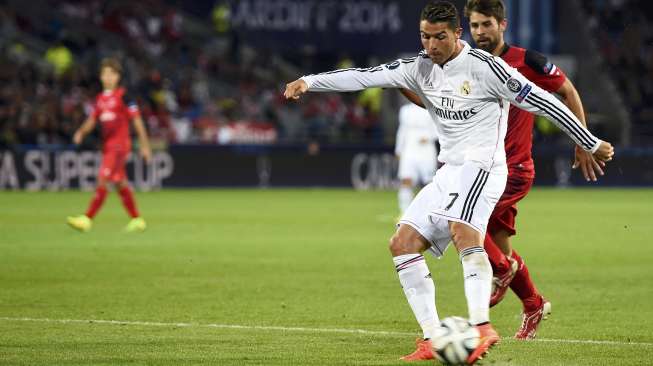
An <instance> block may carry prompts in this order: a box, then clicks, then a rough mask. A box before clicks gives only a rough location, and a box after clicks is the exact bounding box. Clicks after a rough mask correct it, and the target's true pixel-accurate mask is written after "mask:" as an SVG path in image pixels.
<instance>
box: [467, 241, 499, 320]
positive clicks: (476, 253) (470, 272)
mask: <svg viewBox="0 0 653 366" xmlns="http://www.w3.org/2000/svg"><path fill="white" fill-rule="evenodd" d="M460 261H461V262H462V264H463V275H464V277H465V297H466V298H467V310H468V311H469V322H470V323H472V324H481V323H486V322H489V321H490V295H491V293H492V267H491V266H490V261H489V260H488V258H487V254H486V253H485V250H484V249H483V248H482V247H480V246H479V247H470V248H467V249H464V250H463V251H462V252H460Z"/></svg>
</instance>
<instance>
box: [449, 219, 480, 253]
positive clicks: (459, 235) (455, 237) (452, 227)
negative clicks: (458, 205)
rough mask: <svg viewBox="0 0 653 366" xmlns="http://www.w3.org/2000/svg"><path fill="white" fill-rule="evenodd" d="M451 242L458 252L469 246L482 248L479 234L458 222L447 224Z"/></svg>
mask: <svg viewBox="0 0 653 366" xmlns="http://www.w3.org/2000/svg"><path fill="white" fill-rule="evenodd" d="M449 231H450V232H451V240H452V241H453V243H454V245H455V246H456V248H458V250H461V249H462V248H465V247H470V246H481V247H482V246H483V238H481V234H480V233H479V232H478V231H476V230H474V229H472V228H471V227H470V226H469V225H466V224H463V223H460V222H451V223H450V224H449Z"/></svg>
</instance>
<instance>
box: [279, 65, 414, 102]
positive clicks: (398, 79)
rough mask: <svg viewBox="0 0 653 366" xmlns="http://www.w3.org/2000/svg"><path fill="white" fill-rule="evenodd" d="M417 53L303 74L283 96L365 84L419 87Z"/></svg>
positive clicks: (351, 88) (364, 86) (344, 89)
mask: <svg viewBox="0 0 653 366" xmlns="http://www.w3.org/2000/svg"><path fill="white" fill-rule="evenodd" d="M417 62H418V61H417V57H413V58H410V59H401V60H397V61H394V62H392V63H389V64H383V65H379V66H375V67H368V68H352V69H341V70H333V71H328V72H324V73H321V74H315V75H306V76H302V77H301V78H300V79H298V80H295V81H293V82H291V83H289V84H287V85H286V90H285V91H284V96H285V97H286V98H287V99H297V98H299V96H301V95H302V94H303V93H306V92H308V91H311V92H352V91H359V90H363V89H367V88H406V89H410V90H419V85H418V83H417V76H416V75H417Z"/></svg>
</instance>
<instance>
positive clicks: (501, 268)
mask: <svg viewBox="0 0 653 366" xmlns="http://www.w3.org/2000/svg"><path fill="white" fill-rule="evenodd" d="M483 247H485V252H486V253H487V257H488V259H489V260H490V264H491V265H492V272H494V274H495V277H497V275H501V274H503V273H506V272H508V270H509V269H510V262H509V261H508V258H506V255H505V254H503V252H502V251H501V249H499V247H498V246H497V245H496V244H495V243H494V240H492V237H491V236H490V234H485V241H484V243H483Z"/></svg>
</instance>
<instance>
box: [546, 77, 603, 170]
mask: <svg viewBox="0 0 653 366" xmlns="http://www.w3.org/2000/svg"><path fill="white" fill-rule="evenodd" d="M556 94H558V95H559V96H560V97H561V98H562V102H563V103H564V104H565V105H566V106H567V108H569V110H570V111H571V112H572V113H573V114H574V115H575V116H576V117H577V118H578V120H579V121H580V123H581V124H582V125H583V126H585V128H587V122H586V121H585V111H584V109H583V102H582V101H581V99H580V95H579V94H578V91H577V90H576V88H575V87H574V84H573V83H572V82H571V81H570V80H569V79H567V78H565V82H564V83H563V84H562V86H561V87H560V89H558V90H557V91H556ZM571 167H572V169H577V168H580V170H581V171H582V173H583V176H584V177H585V180H588V181H589V180H592V181H596V175H597V174H598V175H603V174H604V173H603V169H602V167H605V162H603V161H601V160H597V159H595V158H594V156H592V154H591V153H589V152H587V151H584V150H583V149H581V148H580V147H579V146H578V145H576V147H575V149H574V164H573V165H572V166H571Z"/></svg>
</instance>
